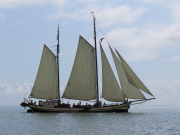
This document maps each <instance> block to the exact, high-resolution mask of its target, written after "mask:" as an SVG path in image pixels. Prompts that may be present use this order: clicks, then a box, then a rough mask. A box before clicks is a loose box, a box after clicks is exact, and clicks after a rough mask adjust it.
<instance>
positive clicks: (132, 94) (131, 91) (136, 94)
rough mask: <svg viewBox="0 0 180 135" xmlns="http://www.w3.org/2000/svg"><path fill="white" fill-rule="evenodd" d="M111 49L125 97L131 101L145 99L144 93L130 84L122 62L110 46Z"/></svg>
mask: <svg viewBox="0 0 180 135" xmlns="http://www.w3.org/2000/svg"><path fill="white" fill-rule="evenodd" d="M109 48H110V50H111V54H112V56H113V59H114V63H115V65H116V69H117V72H118V76H119V80H120V83H121V89H122V91H123V95H124V97H126V98H131V99H145V97H144V95H143V94H142V92H141V91H140V90H139V89H138V88H137V87H135V86H133V85H132V84H130V83H129V82H128V78H127V76H126V73H125V71H124V68H123V66H122V64H121V62H120V61H119V59H118V58H117V56H116V55H115V53H114V52H113V50H112V48H111V47H110V46H109Z"/></svg>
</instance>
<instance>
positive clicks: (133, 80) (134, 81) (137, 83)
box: [115, 49, 153, 96]
mask: <svg viewBox="0 0 180 135" xmlns="http://www.w3.org/2000/svg"><path fill="white" fill-rule="evenodd" d="M115 50H116V49H115ZM116 52H117V54H118V56H119V59H120V60H121V63H122V65H123V67H124V70H125V73H126V76H127V78H128V81H129V83H130V84H132V85H134V86H135V87H137V88H139V89H141V90H143V91H144V92H146V93H148V94H149V95H151V96H153V95H152V94H151V92H150V91H149V90H148V89H147V87H146V86H145V85H144V84H143V83H142V81H141V80H140V79H139V78H138V76H137V75H136V74H135V73H134V72H133V70H132V69H131V68H130V67H129V65H128V64H127V63H126V61H125V60H124V59H123V58H122V56H121V55H120V54H119V52H118V51H117V50H116Z"/></svg>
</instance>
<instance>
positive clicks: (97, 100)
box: [92, 12, 99, 105]
mask: <svg viewBox="0 0 180 135" xmlns="http://www.w3.org/2000/svg"><path fill="white" fill-rule="evenodd" d="M92 13H93V22H94V45H95V68H96V92H97V93H96V104H97V105H99V87H98V67H97V46H96V17H95V16H94V12H92Z"/></svg>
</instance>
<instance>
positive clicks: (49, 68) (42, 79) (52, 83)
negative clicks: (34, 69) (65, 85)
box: [30, 45, 58, 99]
mask: <svg viewBox="0 0 180 135" xmlns="http://www.w3.org/2000/svg"><path fill="white" fill-rule="evenodd" d="M30 96H33V97H35V98H41V99H57V98H58V85H57V65H56V56H55V55H54V54H53V53H52V52H51V51H50V50H49V48H48V47H47V46H46V45H44V48H43V53H42V56H41V62H40V65H39V69H38V73H37V76H36V80H35V83H34V86H33V89H32V91H31V94H30Z"/></svg>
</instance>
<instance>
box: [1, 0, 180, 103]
mask: <svg viewBox="0 0 180 135" xmlns="http://www.w3.org/2000/svg"><path fill="white" fill-rule="evenodd" d="M92 11H93V12H94V15H95V16H96V22H97V25H96V27H97V36H98V37H97V40H99V39H100V38H102V37H106V39H107V41H108V43H109V44H110V45H111V46H112V47H115V48H116V49H117V50H118V51H119V53H120V54H121V55H122V57H123V58H124V59H125V60H126V62H127V63H128V64H129V66H130V67H131V68H132V69H133V71H134V72H135V73H136V74H137V76H138V77H139V78H140V79H141V80H142V82H143V83H144V84H145V85H146V86H147V88H148V89H149V90H150V91H151V92H152V94H153V95H154V97H155V98H156V100H153V101H149V102H147V103H145V105H176V106H177V105H180V98H179V97H180V71H179V69H180V54H179V50H180V14H179V13H180V1H179V0H158V1H157V0H128V1H125V0H111V1H108V0H98V1H97V0H73V1H72V0H26V1H24V0H0V106H2V105H3V106H19V104H20V103H21V102H22V101H23V98H24V96H25V97H26V98H28V96H29V94H30V92H31V90H32V87H33V84H34V81H35V77H36V74H37V71H38V67H39V62H40V59H41V54H42V49H43V46H44V44H46V45H47V46H48V47H49V48H50V49H51V50H52V51H53V52H54V53H55V54H56V47H55V45H56V44H57V40H56V37H57V25H58V24H59V26H60V88H61V96H62V93H63V91H64V89H65V87H66V84H67V82H68V79H69V76H70V73H71V69H72V66H73V62H74V58H75V55H76V50H77V45H78V40H79V39H78V38H79V35H82V36H83V37H84V38H85V39H86V40H87V41H89V42H90V43H91V44H92V45H93V46H94V43H93V18H92V15H91V12H92ZM98 42H99V41H97V43H98ZM102 45H103V48H104V50H105V52H106V55H107V57H108V60H109V62H110V64H111V66H112V69H113V71H114V73H115V76H116V77H117V72H116V69H115V66H114V65H113V59H112V56H111V54H110V51H109V49H108V46H107V44H106V42H105V40H104V41H103V42H102ZM100 60H101V57H100V50H99V46H98V69H99V86H100V89H101V88H102V87H101V86H102V79H101V76H102V73H101V72H102V71H101V61H100ZM117 80H118V77H117ZM100 95H101V94H100ZM145 96H147V95H145ZM103 101H104V100H103ZM65 102H66V101H65Z"/></svg>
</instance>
